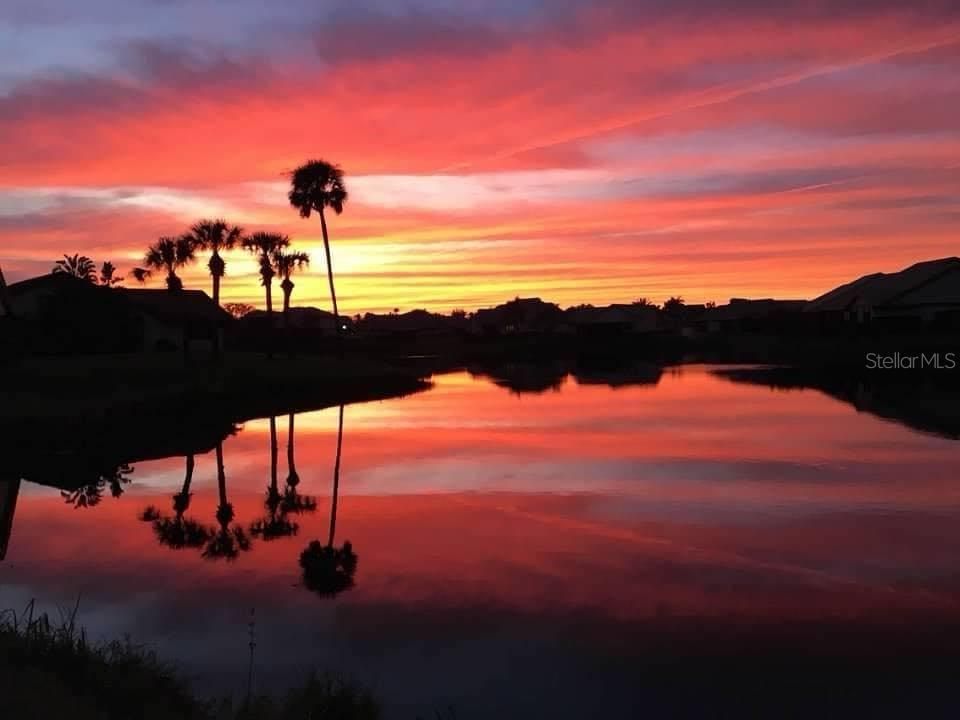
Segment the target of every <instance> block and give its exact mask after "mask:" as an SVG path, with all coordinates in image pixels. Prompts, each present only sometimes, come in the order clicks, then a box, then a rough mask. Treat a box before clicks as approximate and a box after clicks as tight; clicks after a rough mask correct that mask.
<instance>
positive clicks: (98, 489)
mask: <svg viewBox="0 0 960 720" xmlns="http://www.w3.org/2000/svg"><path fill="white" fill-rule="evenodd" d="M132 473H133V467H131V466H130V465H128V464H126V463H122V464H120V465H114V466H112V467H109V468H107V469H105V470H102V471H100V472H97V473H96V479H95V480H92V481H91V482H88V483H86V484H84V485H81V486H80V487H78V488H75V489H74V490H61V491H60V497H62V498H63V500H64V502H65V503H67V504H68V505H73V507H74V508H87V507H94V506H95V505H99V504H100V500H101V499H103V491H104V490H105V489H106V488H107V487H109V488H110V495H111V496H112V497H115V498H118V497H120V496H121V495H123V486H124V485H128V484H129V483H130V480H131V478H130V477H129V476H130V475H131V474H132Z"/></svg>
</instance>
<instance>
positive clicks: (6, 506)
mask: <svg viewBox="0 0 960 720" xmlns="http://www.w3.org/2000/svg"><path fill="white" fill-rule="evenodd" d="M19 492H20V480H19V479H15V480H0V560H3V559H4V558H5V557H6V556H7V546H8V545H9V544H10V533H11V532H13V513H14V511H15V510H16V509H17V495H18V494H19Z"/></svg>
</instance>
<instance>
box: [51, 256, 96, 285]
mask: <svg viewBox="0 0 960 720" xmlns="http://www.w3.org/2000/svg"><path fill="white" fill-rule="evenodd" d="M53 272H55V273H63V274H64V275H71V276H73V277H75V278H80V279H81V280H86V281H87V282H96V279H97V267H96V265H94V264H93V260H91V259H90V258H88V257H87V256H86V255H64V256H63V260H57V262H56V264H55V265H54V266H53Z"/></svg>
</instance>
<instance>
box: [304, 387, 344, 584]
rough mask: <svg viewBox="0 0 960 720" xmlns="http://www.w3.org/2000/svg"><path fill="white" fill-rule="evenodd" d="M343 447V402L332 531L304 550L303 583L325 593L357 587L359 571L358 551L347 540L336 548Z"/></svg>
mask: <svg viewBox="0 0 960 720" xmlns="http://www.w3.org/2000/svg"><path fill="white" fill-rule="evenodd" d="M342 447H343V405H341V406H340V417H339V421H338V424H337V455H336V460H335V461H334V465H333V497H332V499H331V504H330V534H329V536H328V538H327V544H326V545H324V544H323V543H321V542H320V541H319V540H312V541H311V542H310V543H309V544H308V545H307V547H306V548H305V549H304V550H303V552H301V553H300V567H301V568H302V570H303V584H304V585H305V586H306V587H307V588H308V589H309V590H312V591H313V592H316V593H318V594H320V595H324V596H333V595H337V594H338V593H340V592H343V591H344V590H348V589H349V588H351V587H353V578H354V575H355V574H356V571H357V554H356V553H355V552H354V551H353V544H352V543H351V542H350V541H349V540H347V541H346V542H344V543H343V546H342V547H339V548H338V547H334V544H333V540H334V535H335V534H336V527H337V499H338V494H339V488H340V454H341V450H342Z"/></svg>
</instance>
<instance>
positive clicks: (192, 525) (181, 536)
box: [140, 455, 214, 550]
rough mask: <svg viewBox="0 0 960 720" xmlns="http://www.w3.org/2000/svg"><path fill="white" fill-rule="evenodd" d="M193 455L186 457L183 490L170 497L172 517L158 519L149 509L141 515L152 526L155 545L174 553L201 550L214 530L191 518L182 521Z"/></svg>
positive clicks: (190, 480)
mask: <svg viewBox="0 0 960 720" xmlns="http://www.w3.org/2000/svg"><path fill="white" fill-rule="evenodd" d="M195 464H196V463H195V460H194V456H193V455H187V456H186V471H185V473H184V478H183V487H182V488H181V489H180V492H178V493H177V494H175V495H174V496H173V517H168V516H164V515H161V513H160V511H159V510H158V509H157V508H155V507H154V506H152V505H150V506H148V507H147V508H145V509H144V510H143V512H142V513H141V514H140V519H141V520H143V521H145V522H151V523H153V532H154V534H155V535H156V536H157V541H158V542H159V543H160V544H161V545H164V546H166V547H169V548H172V549H174V550H182V549H184V548H200V547H203V546H204V545H205V544H206V543H208V542H210V539H211V538H212V537H213V533H214V529H213V528H212V527H210V526H209V525H203V524H201V523H199V522H197V521H196V520H193V519H192V518H186V517H184V513H186V512H187V510H189V509H190V498H191V497H192V494H191V492H190V483H191V482H193V469H194V466H195Z"/></svg>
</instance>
